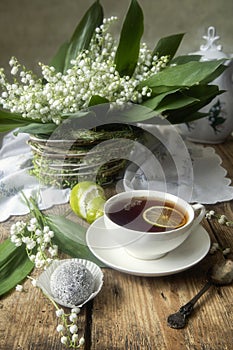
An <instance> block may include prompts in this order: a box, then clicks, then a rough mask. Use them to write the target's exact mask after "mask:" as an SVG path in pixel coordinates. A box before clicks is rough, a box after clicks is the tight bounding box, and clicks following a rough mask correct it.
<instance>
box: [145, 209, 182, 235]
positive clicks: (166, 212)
mask: <svg viewBox="0 0 233 350" xmlns="http://www.w3.org/2000/svg"><path fill="white" fill-rule="evenodd" d="M142 216H143V219H144V220H145V221H146V222H147V223H148V224H151V225H153V226H158V227H163V228H173V229H174V228H178V227H180V226H183V225H184V224H185V222H186V219H185V215H184V214H183V213H182V212H180V211H179V210H177V209H175V208H171V207H167V206H160V205H156V206H153V207H150V208H148V209H146V210H145V211H144V212H143V214H142Z"/></svg>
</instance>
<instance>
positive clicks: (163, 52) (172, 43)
mask: <svg viewBox="0 0 233 350" xmlns="http://www.w3.org/2000/svg"><path fill="white" fill-rule="evenodd" d="M183 36H184V33H181V34H174V35H170V36H167V37H164V38H161V39H160V40H159V42H158V44H157V45H156V47H155V49H154V52H153V55H158V57H161V56H169V59H172V58H173V57H174V55H175V53H176V51H177V49H178V47H179V46H180V43H181V41H182V39H183Z"/></svg>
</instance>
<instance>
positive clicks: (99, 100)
mask: <svg viewBox="0 0 233 350" xmlns="http://www.w3.org/2000/svg"><path fill="white" fill-rule="evenodd" d="M103 103H109V101H108V99H107V98H105V97H102V96H99V95H94V96H92V97H91V99H90V102H89V107H91V106H96V105H101V104H103Z"/></svg>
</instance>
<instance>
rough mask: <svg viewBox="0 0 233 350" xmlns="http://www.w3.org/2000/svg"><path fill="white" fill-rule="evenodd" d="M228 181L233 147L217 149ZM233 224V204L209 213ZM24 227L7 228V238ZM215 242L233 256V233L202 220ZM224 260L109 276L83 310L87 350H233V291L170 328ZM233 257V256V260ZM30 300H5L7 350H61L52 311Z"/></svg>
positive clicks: (0, 335)
mask: <svg viewBox="0 0 233 350" xmlns="http://www.w3.org/2000/svg"><path fill="white" fill-rule="evenodd" d="M214 148H215V149H216V152H217V153H218V154H219V155H220V156H221V158H222V160H223V166H224V168H225V169H227V171H228V175H227V176H228V177H229V178H231V179H233V167H232V164H233V141H232V139H229V140H228V141H226V142H225V143H224V144H221V145H215V146H214ZM207 208H208V209H214V210H216V211H217V212H219V213H225V214H226V215H227V216H228V217H229V218H231V220H233V206H232V201H231V202H225V203H220V204H216V205H209V206H207ZM16 219H17V220H18V218H15V217H13V218H11V219H9V220H8V221H7V222H5V223H2V224H1V227H0V237H1V240H3V239H4V238H5V237H7V235H8V232H9V227H10V226H11V224H12V223H13V222H14V221H15V220H16ZM203 226H204V227H205V229H206V230H207V231H208V233H209V235H210V237H211V241H212V242H218V243H219V244H220V246H221V247H222V248H226V247H229V248H231V251H232V252H233V228H229V227H225V226H221V225H220V224H218V223H217V222H216V221H210V222H208V221H207V220H206V219H204V220H203ZM218 255H219V254H218V253H217V254H213V255H211V254H208V255H207V256H206V257H205V258H204V259H203V260H202V261H201V262H199V263H198V264H197V265H195V266H193V267H192V268H190V269H189V270H186V271H184V272H181V273H178V274H175V275H172V276H165V277H139V276H132V275H129V274H124V273H121V272H118V271H115V270H112V269H110V268H104V269H103V272H104V286H103V288H102V290H101V292H100V293H99V294H98V296H97V297H96V298H95V299H94V300H93V301H91V302H89V303H88V304H87V305H86V306H85V307H83V308H82V310H81V313H80V316H79V325H80V330H79V334H80V336H81V335H82V334H84V336H85V338H86V343H85V350H186V349H187V350H232V349H233V286H231V285H230V286H226V287H221V288H220V287H212V288H211V289H210V290H209V291H208V292H207V293H206V294H205V295H204V296H203V297H202V298H201V299H200V301H199V302H198V303H197V305H196V307H195V311H194V313H193V315H192V316H191V317H190V319H189V322H188V325H187V326H186V327H185V328H184V329H181V330H175V329H171V328H169V327H168V326H167V317H168V315H169V314H171V313H173V312H176V311H178V309H179V308H180V306H181V305H183V304H185V303H186V302H188V301H189V300H190V299H191V298H192V297H193V296H194V295H195V293H197V292H198V291H199V289H201V287H202V286H203V285H204V283H205V281H206V272H207V270H208V269H209V267H210V266H211V265H212V264H213V263H214V262H215V261H216V259H217V256H218ZM232 256H233V254H232ZM25 289H26V292H23V293H18V292H15V291H13V292H12V293H9V294H8V295H7V296H5V297H4V298H2V299H1V300H0V350H47V349H48V350H62V349H65V347H64V345H62V344H61V342H60V337H59V334H58V333H57V332H56V326H57V317H56V315H55V310H54V307H53V305H52V304H51V303H50V302H49V301H48V299H47V298H46V297H45V296H44V295H43V294H42V292H41V291H40V290H39V289H36V288H34V287H33V286H32V285H31V282H30V281H29V280H27V281H26V283H25Z"/></svg>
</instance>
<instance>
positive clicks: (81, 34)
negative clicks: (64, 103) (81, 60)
mask: <svg viewBox="0 0 233 350" xmlns="http://www.w3.org/2000/svg"><path fill="white" fill-rule="evenodd" d="M102 22H103V8H102V6H101V5H100V3H99V1H98V0H97V1H95V2H94V4H93V5H92V6H91V7H90V8H89V9H88V10H87V12H86V13H85V15H84V16H83V18H82V19H81V21H80V22H79V24H78V26H77V27H76V29H75V31H74V34H73V35H72V38H71V40H70V43H69V47H68V50H67V54H66V59H65V65H64V72H65V71H66V70H67V69H68V68H69V67H70V61H71V60H72V59H75V58H76V57H77V55H78V53H79V52H80V51H82V50H85V49H87V48H88V46H89V44H90V41H91V39H92V36H93V34H94V32H95V29H96V28H97V27H99V26H100V25H101V24H102Z"/></svg>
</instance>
